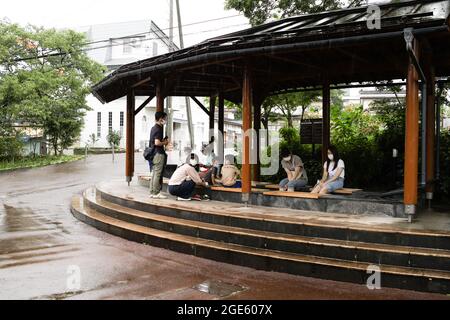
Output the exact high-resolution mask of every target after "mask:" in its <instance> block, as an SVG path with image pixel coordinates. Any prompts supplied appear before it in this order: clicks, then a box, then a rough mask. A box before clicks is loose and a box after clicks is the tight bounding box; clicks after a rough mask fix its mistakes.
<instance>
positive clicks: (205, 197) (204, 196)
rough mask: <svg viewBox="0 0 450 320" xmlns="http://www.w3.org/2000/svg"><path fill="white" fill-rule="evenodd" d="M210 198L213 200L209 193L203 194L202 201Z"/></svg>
mask: <svg viewBox="0 0 450 320" xmlns="http://www.w3.org/2000/svg"><path fill="white" fill-rule="evenodd" d="M209 200H211V199H210V198H209V196H208V195H207V194H205V195H203V196H202V201H209Z"/></svg>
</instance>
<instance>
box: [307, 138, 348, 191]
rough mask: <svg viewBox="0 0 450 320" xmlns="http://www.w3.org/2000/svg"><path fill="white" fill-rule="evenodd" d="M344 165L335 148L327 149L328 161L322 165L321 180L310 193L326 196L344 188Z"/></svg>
mask: <svg viewBox="0 0 450 320" xmlns="http://www.w3.org/2000/svg"><path fill="white" fill-rule="evenodd" d="M344 181H345V164H344V161H343V160H342V159H341V158H340V157H339V153H338V151H337V149H336V147H335V146H329V147H328V159H327V161H326V162H325V163H324V165H323V176H322V180H319V181H317V184H316V186H315V187H314V189H313V190H312V191H311V193H319V194H327V193H331V192H334V191H336V190H338V189H342V188H343V187H344Z"/></svg>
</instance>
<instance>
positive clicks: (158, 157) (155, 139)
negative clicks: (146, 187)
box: [150, 112, 169, 199]
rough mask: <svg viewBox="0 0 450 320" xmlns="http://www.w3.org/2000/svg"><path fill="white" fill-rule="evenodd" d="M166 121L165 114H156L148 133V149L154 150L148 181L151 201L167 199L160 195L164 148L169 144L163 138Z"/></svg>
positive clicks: (165, 157)
mask: <svg viewBox="0 0 450 320" xmlns="http://www.w3.org/2000/svg"><path fill="white" fill-rule="evenodd" d="M166 119H167V114H166V113H165V112H156V114H155V121H156V123H155V125H154V126H153V128H152V131H151V132H150V147H154V148H155V156H154V157H153V161H152V180H151V181H150V196H151V197H152V198H153V199H166V198H167V197H166V196H164V195H162V194H161V189H162V183H163V173H164V168H165V166H166V161H167V154H166V151H165V147H166V146H167V145H168V144H169V141H168V139H167V138H163V135H164V125H165V124H166Z"/></svg>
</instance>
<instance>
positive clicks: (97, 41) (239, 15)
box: [83, 14, 243, 45]
mask: <svg viewBox="0 0 450 320" xmlns="http://www.w3.org/2000/svg"><path fill="white" fill-rule="evenodd" d="M241 16H243V15H242V14H236V15H232V16H226V17H220V18H215V19H209V20H202V21H197V22H193V23H188V24H185V25H182V27H183V28H184V27H189V26H194V25H198V24H203V23H208V22H214V21H219V20H225V19H230V18H235V17H241ZM177 28H178V26H174V27H168V28H164V29H159V30H160V31H168V30H173V29H177ZM148 33H153V31H145V32H140V33H135V34H131V35H127V36H124V37H118V38H114V39H126V38H134V37H138V36H141V35H146V34H148ZM110 40H111V38H110V39H105V40H96V41H92V42H86V43H84V44H83V45H91V44H96V43H102V42H108V41H110Z"/></svg>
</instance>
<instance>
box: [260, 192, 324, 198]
mask: <svg viewBox="0 0 450 320" xmlns="http://www.w3.org/2000/svg"><path fill="white" fill-rule="evenodd" d="M264 195H265V196H275V197H289V198H303V199H319V198H320V197H322V195H320V194H313V193H310V192H286V191H268V192H264Z"/></svg>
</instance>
